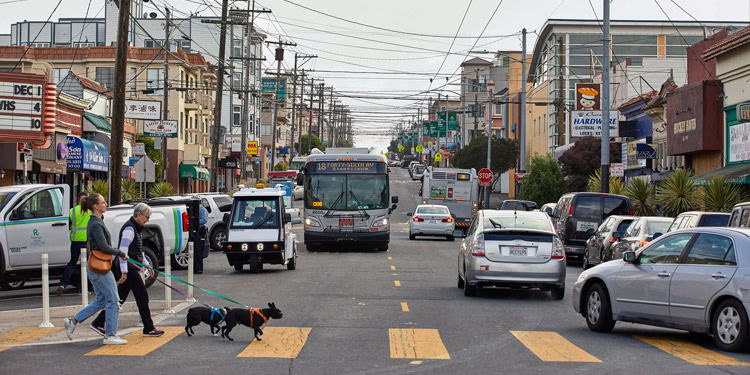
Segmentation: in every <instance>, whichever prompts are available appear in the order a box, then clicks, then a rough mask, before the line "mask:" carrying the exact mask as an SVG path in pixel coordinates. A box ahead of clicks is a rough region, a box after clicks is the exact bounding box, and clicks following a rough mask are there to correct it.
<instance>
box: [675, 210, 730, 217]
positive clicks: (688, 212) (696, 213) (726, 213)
mask: <svg viewBox="0 0 750 375" xmlns="http://www.w3.org/2000/svg"><path fill="white" fill-rule="evenodd" d="M681 215H725V216H729V215H730V213H729V212H713V211H686V212H683V213H681V214H680V215H677V216H681Z"/></svg>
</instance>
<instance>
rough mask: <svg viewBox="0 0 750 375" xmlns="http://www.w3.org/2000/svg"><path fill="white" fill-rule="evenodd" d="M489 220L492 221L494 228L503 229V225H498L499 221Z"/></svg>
mask: <svg viewBox="0 0 750 375" xmlns="http://www.w3.org/2000/svg"><path fill="white" fill-rule="evenodd" d="M489 220H490V223H492V225H493V226H494V227H495V228H498V229H503V225H502V224H500V223H498V222H497V221H495V220H493V219H489Z"/></svg>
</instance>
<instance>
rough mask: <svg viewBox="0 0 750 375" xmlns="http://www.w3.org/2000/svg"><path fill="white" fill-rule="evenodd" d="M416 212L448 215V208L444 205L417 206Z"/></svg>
mask: <svg viewBox="0 0 750 375" xmlns="http://www.w3.org/2000/svg"><path fill="white" fill-rule="evenodd" d="M417 213H418V214H425V215H448V209H447V208H445V207H419V208H417Z"/></svg>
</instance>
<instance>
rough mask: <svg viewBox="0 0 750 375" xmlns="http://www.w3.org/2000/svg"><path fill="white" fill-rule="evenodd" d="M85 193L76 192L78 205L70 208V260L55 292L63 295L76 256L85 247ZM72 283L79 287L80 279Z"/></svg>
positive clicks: (68, 282)
mask: <svg viewBox="0 0 750 375" xmlns="http://www.w3.org/2000/svg"><path fill="white" fill-rule="evenodd" d="M86 198H87V196H86V193H84V192H81V193H79V194H78V205H77V206H75V207H73V208H71V209H70V218H69V222H70V261H68V265H67V266H65V272H64V273H63V276H62V279H61V280H60V286H58V287H57V292H56V294H57V295H58V296H61V295H63V293H64V292H65V287H67V286H68V284H71V280H70V279H71V276H72V275H73V271H75V268H76V264H77V263H78V258H80V257H81V249H85V248H86V241H87V238H86V226H87V225H88V224H89V218H90V217H91V211H89V210H85V209H83V206H84V204H83V202H85V201H86ZM72 284H73V285H74V286H75V285H77V287H78V288H80V280H73V282H72Z"/></svg>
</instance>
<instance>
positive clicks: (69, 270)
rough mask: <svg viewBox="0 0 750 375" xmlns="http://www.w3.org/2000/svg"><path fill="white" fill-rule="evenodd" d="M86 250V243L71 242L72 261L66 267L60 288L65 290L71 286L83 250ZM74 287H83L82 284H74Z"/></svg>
mask: <svg viewBox="0 0 750 375" xmlns="http://www.w3.org/2000/svg"><path fill="white" fill-rule="evenodd" d="M85 248H86V242H85V241H84V242H75V241H71V242H70V261H68V265H67V266H65V272H64V273H63V277H62V280H60V286H61V287H63V288H65V287H66V286H68V285H70V277H71V276H72V275H73V272H75V270H76V265H77V264H78V259H79V258H80V257H81V249H85ZM73 285H81V283H80V282H77V283H75V282H74V283H73Z"/></svg>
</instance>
